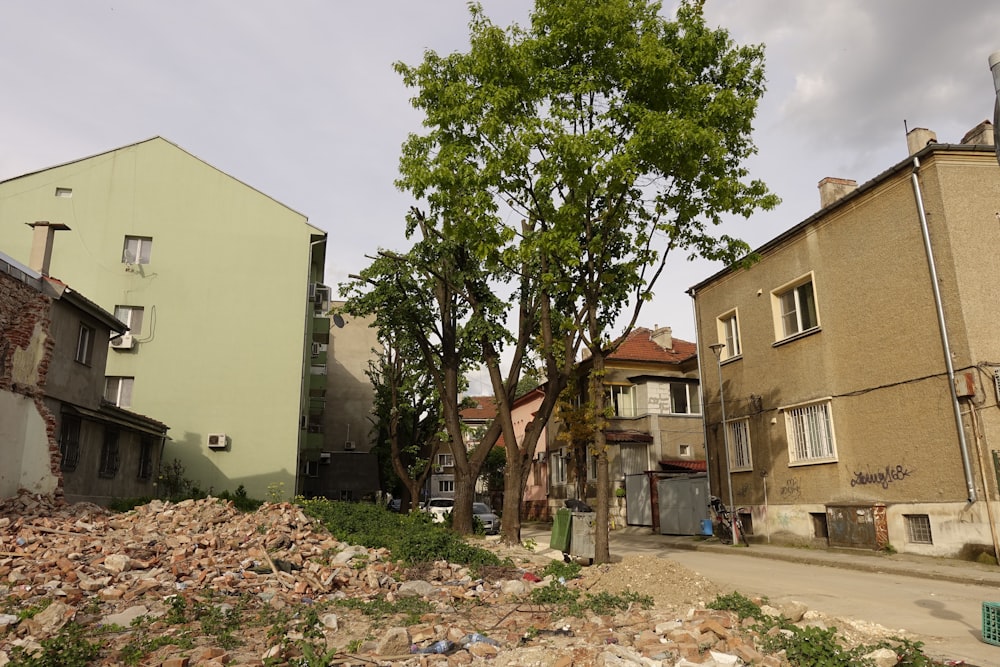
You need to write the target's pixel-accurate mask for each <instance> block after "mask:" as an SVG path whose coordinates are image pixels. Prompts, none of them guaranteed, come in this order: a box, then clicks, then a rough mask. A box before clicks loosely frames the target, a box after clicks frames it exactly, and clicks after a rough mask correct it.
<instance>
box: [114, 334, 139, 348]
mask: <svg viewBox="0 0 1000 667" xmlns="http://www.w3.org/2000/svg"><path fill="white" fill-rule="evenodd" d="M111 347H113V348H115V349H116V350H131V349H132V348H133V347H135V339H134V338H132V334H130V333H123V334H122V335H121V336H116V337H115V338H112V339H111Z"/></svg>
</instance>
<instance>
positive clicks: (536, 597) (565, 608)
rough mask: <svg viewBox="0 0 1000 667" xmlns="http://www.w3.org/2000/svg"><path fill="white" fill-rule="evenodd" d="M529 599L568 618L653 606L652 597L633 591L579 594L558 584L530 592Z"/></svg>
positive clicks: (554, 583)
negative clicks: (552, 608) (633, 607)
mask: <svg viewBox="0 0 1000 667" xmlns="http://www.w3.org/2000/svg"><path fill="white" fill-rule="evenodd" d="M530 599H531V602H532V603H533V604H540V605H548V606H552V607H555V608H556V610H555V613H557V614H562V615H568V616H583V615H585V614H586V613H588V612H589V613H594V614H598V615H606V614H610V613H613V612H616V611H625V610H627V609H629V608H630V607H632V606H639V607H640V608H642V609H649V608H651V607H652V606H653V598H652V597H650V596H648V595H642V594H640V593H636V592H634V591H625V592H624V593H619V594H617V595H613V594H611V593H596V594H590V593H586V594H581V592H580V591H578V590H575V589H572V588H569V587H567V586H565V585H563V584H561V583H558V582H553V583H551V584H549V585H548V586H544V587H542V588H536V589H534V590H532V591H531V595H530Z"/></svg>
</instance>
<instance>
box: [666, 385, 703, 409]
mask: <svg viewBox="0 0 1000 667" xmlns="http://www.w3.org/2000/svg"><path fill="white" fill-rule="evenodd" d="M670 412H671V414H675V415H699V414H701V405H700V404H699V400H698V385H696V384H688V383H686V382H685V383H682V382H671V383H670Z"/></svg>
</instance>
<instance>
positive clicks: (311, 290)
mask: <svg viewBox="0 0 1000 667" xmlns="http://www.w3.org/2000/svg"><path fill="white" fill-rule="evenodd" d="M309 300H310V301H315V300H316V283H309Z"/></svg>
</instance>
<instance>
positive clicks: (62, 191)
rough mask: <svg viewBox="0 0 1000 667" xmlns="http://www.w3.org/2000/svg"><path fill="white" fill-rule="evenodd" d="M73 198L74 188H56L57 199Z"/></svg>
mask: <svg viewBox="0 0 1000 667" xmlns="http://www.w3.org/2000/svg"><path fill="white" fill-rule="evenodd" d="M72 196H73V188H56V197H63V198H66V199H68V198H70V197H72Z"/></svg>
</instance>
